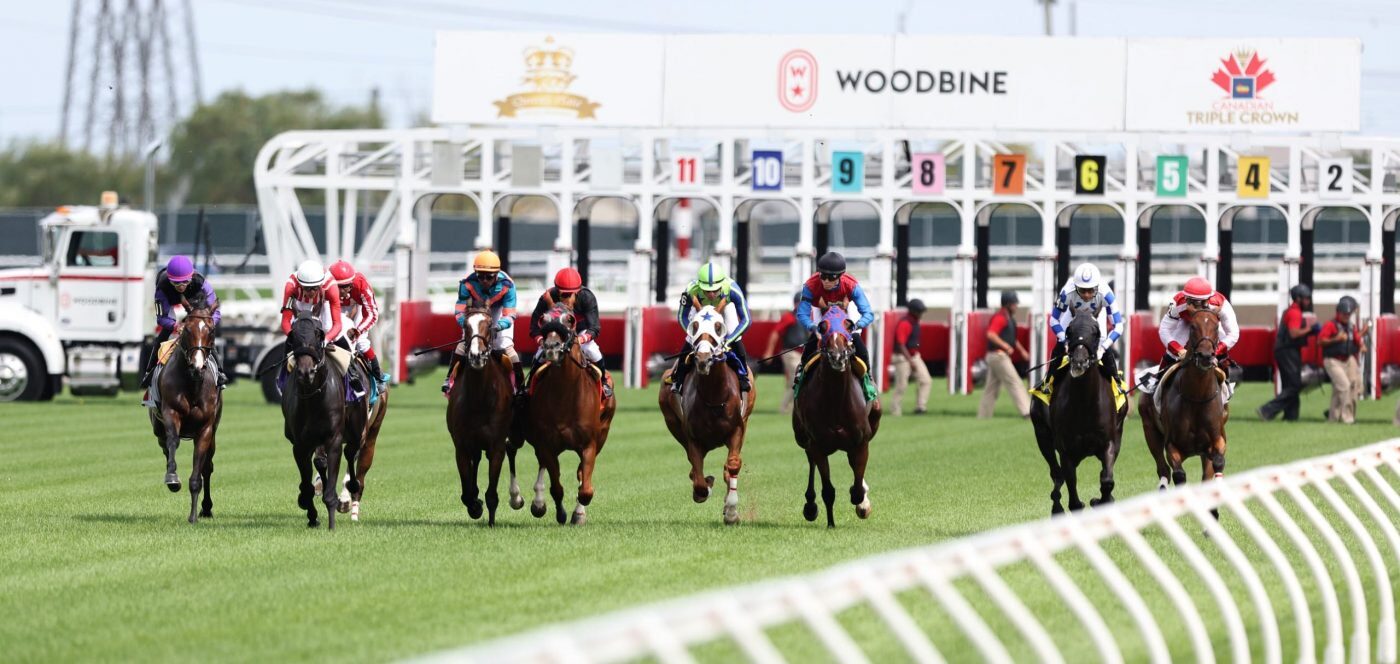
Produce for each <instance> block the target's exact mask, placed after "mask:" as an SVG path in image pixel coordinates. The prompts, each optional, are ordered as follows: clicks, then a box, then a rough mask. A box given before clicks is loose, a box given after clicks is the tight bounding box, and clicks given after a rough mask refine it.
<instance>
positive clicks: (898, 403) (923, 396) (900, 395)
mask: <svg viewBox="0 0 1400 664" xmlns="http://www.w3.org/2000/svg"><path fill="white" fill-rule="evenodd" d="M925 311H928V307H926V306H924V301H923V300H919V299H914V300H910V301H909V311H908V313H906V314H904V317H903V318H901V319H899V322H898V323H895V325H894V354H893V355H892V357H891V358H890V364H892V365H894V393H893V394H891V395H890V401H891V402H892V403H893V404H894V408H893V411H894V415H895V416H900V415H903V414H904V390H906V389H908V388H909V374H911V373H912V374H914V382H916V383H918V384H919V393H918V395H917V397H916V398H915V401H914V414H915V415H923V414H924V413H926V412H928V393H929V390H930V389H932V388H933V378H932V377H931V376H929V375H928V366H926V365H925V364H924V358H922V357H920V356H919V319H921V318H923V317H924V312H925Z"/></svg>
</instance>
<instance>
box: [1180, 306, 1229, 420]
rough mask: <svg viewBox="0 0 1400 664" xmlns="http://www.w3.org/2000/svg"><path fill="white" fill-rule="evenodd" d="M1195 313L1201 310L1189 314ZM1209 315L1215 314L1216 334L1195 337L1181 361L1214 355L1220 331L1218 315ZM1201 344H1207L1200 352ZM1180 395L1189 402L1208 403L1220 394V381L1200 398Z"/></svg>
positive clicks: (1190, 360) (1191, 360) (1218, 343)
mask: <svg viewBox="0 0 1400 664" xmlns="http://www.w3.org/2000/svg"><path fill="white" fill-rule="evenodd" d="M1197 313H1201V311H1194V312H1192V314H1191V315H1192V316H1195V315H1196V314H1197ZM1205 313H1211V312H1205ZM1211 315H1213V316H1216V336H1214V337H1201V338H1200V339H1197V340H1196V343H1194V344H1192V345H1191V351H1190V352H1188V353H1187V354H1186V357H1184V358H1182V360H1181V361H1182V362H1194V361H1195V359H1196V358H1198V357H1214V356H1215V349H1216V347H1218V346H1219V345H1220V335H1219V332H1220V327H1219V322H1220V317H1219V316H1218V315H1215V314H1214V313H1211ZM1201 344H1207V346H1206V348H1207V350H1206V351H1205V352H1204V353H1203V352H1201ZM1213 368H1217V369H1218V367H1213ZM1180 396H1181V398H1182V399H1185V400H1186V401H1189V402H1191V403H1209V402H1210V401H1212V400H1214V399H1215V398H1216V397H1218V396H1220V383H1218V382H1216V383H1215V391H1214V392H1212V393H1211V394H1210V395H1209V396H1207V397H1204V398H1202V399H1192V398H1191V397H1188V396H1186V395H1184V394H1182V395H1180Z"/></svg>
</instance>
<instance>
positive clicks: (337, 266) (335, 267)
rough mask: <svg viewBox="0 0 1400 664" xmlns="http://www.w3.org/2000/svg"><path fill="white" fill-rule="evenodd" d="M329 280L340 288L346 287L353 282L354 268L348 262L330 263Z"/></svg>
mask: <svg viewBox="0 0 1400 664" xmlns="http://www.w3.org/2000/svg"><path fill="white" fill-rule="evenodd" d="M331 278H332V279H334V280H335V283H337V284H340V285H341V286H345V285H348V284H349V283H350V282H352V281H354V280H355V267H354V266H353V265H351V264H350V263H349V262H348V261H336V262H334V263H331Z"/></svg>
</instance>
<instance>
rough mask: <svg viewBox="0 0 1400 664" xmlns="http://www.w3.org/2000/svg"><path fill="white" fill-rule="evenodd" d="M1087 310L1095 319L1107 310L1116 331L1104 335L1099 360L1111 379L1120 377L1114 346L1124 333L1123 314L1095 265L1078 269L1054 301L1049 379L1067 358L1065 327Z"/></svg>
mask: <svg viewBox="0 0 1400 664" xmlns="http://www.w3.org/2000/svg"><path fill="white" fill-rule="evenodd" d="M1084 310H1088V311H1089V313H1091V314H1093V315H1094V316H1095V317H1098V315H1099V312H1100V311H1104V310H1107V312H1108V320H1109V321H1110V322H1111V323H1112V325H1113V330H1112V331H1110V332H1108V334H1107V335H1104V337H1103V341H1101V342H1099V349H1098V354H1099V361H1100V363H1101V364H1102V365H1103V367H1104V371H1105V372H1106V373H1107V374H1108V375H1109V376H1117V375H1118V361H1117V359H1118V354H1117V353H1116V352H1115V351H1114V350H1113V344H1115V343H1117V341H1118V337H1120V336H1122V334H1123V314H1122V313H1121V312H1119V311H1118V307H1117V306H1116V305H1115V304H1114V298H1113V289H1112V288H1109V287H1108V284H1107V283H1105V282H1104V280H1103V276H1102V275H1100V274H1099V268H1098V267H1096V266H1095V265H1094V264H1093V263H1083V264H1081V265H1080V266H1079V267H1077V268H1075V270H1074V274H1073V275H1071V276H1070V278H1069V282H1068V283H1066V284H1065V286H1064V288H1061V289H1060V295H1059V296H1058V297H1056V298H1055V306H1054V307H1053V308H1051V310H1050V329H1051V330H1053V331H1054V332H1055V351H1054V353H1053V354H1052V355H1051V358H1050V360H1051V361H1050V367H1051V369H1050V370H1049V371H1046V372H1045V377H1046V379H1047V380H1048V379H1049V377H1050V376H1051V375H1052V374H1054V373H1055V368H1056V367H1058V366H1059V362H1060V358H1062V357H1064V355H1065V327H1066V326H1068V325H1069V322H1070V321H1071V320H1073V319H1074V316H1075V314H1078V313H1079V312H1080V311H1084ZM1041 385H1042V386H1043V385H1044V383H1043V382H1042V383H1041Z"/></svg>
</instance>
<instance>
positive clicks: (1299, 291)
mask: <svg viewBox="0 0 1400 664" xmlns="http://www.w3.org/2000/svg"><path fill="white" fill-rule="evenodd" d="M1288 297H1290V298H1293V301H1295V302H1296V301H1298V300H1301V299H1303V298H1305V297H1306V298H1311V297H1312V289H1311V288H1309V287H1308V285H1307V284H1298V285H1297V286H1294V287H1292V288H1290V289H1288Z"/></svg>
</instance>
